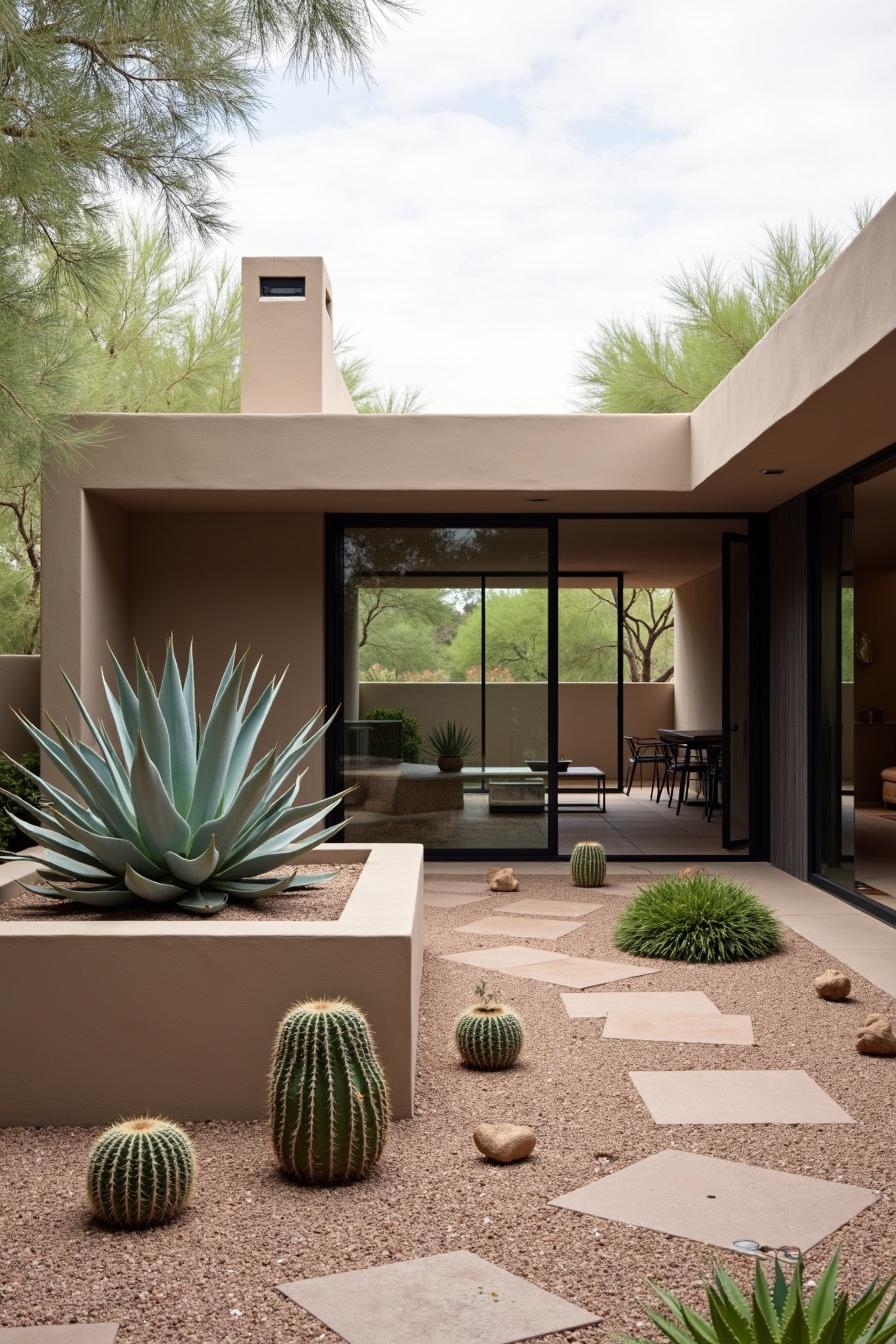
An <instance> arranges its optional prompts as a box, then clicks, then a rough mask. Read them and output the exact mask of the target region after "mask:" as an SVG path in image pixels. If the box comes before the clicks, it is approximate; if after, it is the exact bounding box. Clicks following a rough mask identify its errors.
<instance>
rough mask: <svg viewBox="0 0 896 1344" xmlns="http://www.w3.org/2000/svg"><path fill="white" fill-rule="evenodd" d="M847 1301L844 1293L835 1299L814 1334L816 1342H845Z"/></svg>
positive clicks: (837, 1343)
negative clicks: (828, 1313) (827, 1314)
mask: <svg viewBox="0 0 896 1344" xmlns="http://www.w3.org/2000/svg"><path fill="white" fill-rule="evenodd" d="M847 1308H848V1302H847V1297H846V1294H845V1293H841V1294H840V1295H839V1297H838V1298H837V1300H836V1304H835V1306H834V1310H833V1311H832V1312H831V1314H830V1315H829V1316H828V1317H827V1319H826V1320H825V1319H822V1321H821V1329H820V1330H819V1331H818V1332H817V1334H815V1335H814V1338H815V1339H816V1340H817V1344H846V1316H847Z"/></svg>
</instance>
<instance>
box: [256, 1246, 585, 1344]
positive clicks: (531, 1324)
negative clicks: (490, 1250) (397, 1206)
mask: <svg viewBox="0 0 896 1344" xmlns="http://www.w3.org/2000/svg"><path fill="white" fill-rule="evenodd" d="M280 1291H281V1292H282V1293H285V1294H286V1296H287V1297H288V1298H291V1300H292V1301H293V1302H296V1303H297V1304H298V1305H299V1306H300V1307H303V1308H304V1309H305V1310H306V1311H308V1312H310V1313H311V1315H312V1316H316V1317H317V1319H318V1320H319V1321H321V1322H322V1323H323V1324H324V1325H325V1326H328V1327H329V1329H330V1330H333V1331H335V1332H336V1334H337V1335H340V1336H341V1338H342V1339H344V1340H346V1341H347V1344H420V1341H421V1340H426V1344H516V1342H517V1341H518V1340H525V1339H536V1338H537V1337H538V1336H539V1335H547V1334H553V1333H554V1332H559V1331H562V1330H575V1329H577V1328H578V1327H579V1326H583V1325H595V1324H596V1323H597V1318H596V1317H595V1316H592V1315H591V1314H590V1313H589V1312H587V1311H583V1310H582V1309H581V1307H577V1306H575V1305H574V1304H573V1303H572V1302H567V1301H565V1300H564V1299H563V1298H562V1297H555V1296H554V1294H553V1293H547V1292H545V1291H544V1289H542V1288H536V1287H535V1285H534V1284H531V1283H528V1282H527V1281H526V1280H525V1279H521V1278H519V1277H518V1275H516V1274H509V1273H508V1272H507V1271H506V1270H504V1269H499V1268H498V1267H497V1265H493V1264H491V1263H490V1262H489V1261H488V1260H483V1259H482V1258H481V1257H480V1256H478V1255H473V1254H472V1253H471V1252H469V1251H451V1252H449V1253H448V1254H446V1255H430V1256H425V1257H423V1258H421V1259H419V1260H400V1261H397V1262H394V1263H392V1264H386V1265H376V1266H374V1267H373V1268H372V1269H352V1270H349V1271H348V1273H345V1274H330V1275H328V1276H327V1277H326V1278H320V1279H299V1280H298V1281H297V1282H295V1283H282V1284H280Z"/></svg>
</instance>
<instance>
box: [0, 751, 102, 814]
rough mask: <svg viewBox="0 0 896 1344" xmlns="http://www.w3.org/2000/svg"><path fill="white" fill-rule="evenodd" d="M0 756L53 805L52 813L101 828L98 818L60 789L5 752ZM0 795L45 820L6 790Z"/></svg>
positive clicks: (2, 790) (1, 791) (27, 804)
mask: <svg viewBox="0 0 896 1344" xmlns="http://www.w3.org/2000/svg"><path fill="white" fill-rule="evenodd" d="M0 755H2V756H5V757H6V759H7V760H8V761H12V764H13V765H15V767H16V769H17V770H18V771H20V773H21V774H23V775H27V777H28V779H30V780H31V781H32V782H33V783H34V784H36V785H37V786H38V788H39V789H40V790H41V792H42V793H44V794H46V795H47V797H48V798H50V800H51V801H52V803H53V810H54V811H56V810H58V811H59V812H60V813H62V814H64V815H65V816H67V817H71V818H73V819H74V820H75V821H78V822H80V823H81V824H82V825H87V826H102V825H103V824H104V823H103V821H102V819H101V818H100V817H98V816H96V815H95V814H94V813H93V812H91V811H89V809H87V808H86V807H81V806H80V804H78V803H76V802H75V800H74V799H73V798H69V796H68V794H67V793H63V792H62V790H61V789H57V788H56V786H55V785H54V784H50V783H48V781H47V780H45V779H41V777H40V775H36V774H35V773H34V771H33V770H28V769H26V768H25V766H24V765H20V764H19V763H18V762H17V761H14V760H13V758H12V757H11V756H8V755H7V754H6V752H5V751H4V752H0ZM0 793H4V794H6V797H7V798H13V799H15V801H16V803H18V805H19V806H20V807H25V808H27V809H28V811H30V812H31V813H33V814H35V815H37V816H39V817H40V818H41V820H43V821H46V820H47V814H46V813H45V812H41V811H40V810H39V809H38V808H35V807H32V806H31V804H30V803H27V802H26V801H25V799H24V798H16V795H15V794H14V793H9V792H8V791H7V790H6V789H0Z"/></svg>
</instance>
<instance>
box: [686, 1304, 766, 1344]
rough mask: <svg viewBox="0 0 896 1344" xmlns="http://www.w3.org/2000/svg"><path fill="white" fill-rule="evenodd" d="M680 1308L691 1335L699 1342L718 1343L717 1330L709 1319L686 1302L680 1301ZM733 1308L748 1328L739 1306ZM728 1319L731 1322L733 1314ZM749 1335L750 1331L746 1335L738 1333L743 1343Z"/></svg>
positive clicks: (701, 1343)
mask: <svg viewBox="0 0 896 1344" xmlns="http://www.w3.org/2000/svg"><path fill="white" fill-rule="evenodd" d="M729 1305H730V1304H729ZM679 1308H680V1310H681V1319H682V1320H683V1321H684V1323H685V1325H686V1326H687V1328H688V1330H689V1331H690V1333H691V1335H692V1336H693V1337H694V1339H695V1340H696V1342H697V1344H718V1340H717V1336H716V1332H715V1330H714V1329H713V1328H712V1326H711V1325H710V1324H709V1322H708V1321H705V1320H704V1319H703V1317H702V1316H698V1315H697V1313H696V1312H695V1311H691V1309H690V1307H688V1306H686V1305H685V1303H684V1302H680V1303H679ZM731 1310H733V1312H734V1314H735V1316H737V1317H738V1318H739V1319H740V1320H741V1321H742V1323H743V1325H744V1327H745V1330H746V1324H747V1323H746V1321H744V1320H743V1318H742V1317H741V1316H740V1313H739V1312H738V1310H737V1308H736V1307H733V1306H732V1307H731ZM727 1319H728V1320H729V1322H730V1321H731V1316H730V1315H729V1316H728V1317H727ZM748 1337H749V1331H747V1332H746V1336H744V1335H741V1334H740V1333H738V1338H739V1339H741V1341H742V1344H743V1341H744V1340H745V1338H748Z"/></svg>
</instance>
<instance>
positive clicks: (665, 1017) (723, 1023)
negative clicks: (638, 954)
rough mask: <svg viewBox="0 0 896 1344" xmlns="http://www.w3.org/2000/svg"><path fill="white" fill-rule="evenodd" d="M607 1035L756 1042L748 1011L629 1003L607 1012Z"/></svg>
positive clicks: (696, 1041)
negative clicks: (644, 1007)
mask: <svg viewBox="0 0 896 1344" xmlns="http://www.w3.org/2000/svg"><path fill="white" fill-rule="evenodd" d="M632 997H634V996H632ZM603 1036H604V1038H606V1039H607V1040H616V1041H683V1042H685V1043H688V1044H693V1045H752V1044H753V1019H752V1018H751V1017H750V1016H748V1014H746V1013H719V1012H715V1013H670V1012H667V1011H666V1010H665V1009H662V1008H660V1009H655V1010H654V1011H653V1012H640V1013H637V1012H635V1011H634V1010H633V1009H632V1008H629V1006H628V1005H627V1004H626V1005H625V1007H624V1008H620V1009H619V1010H618V1011H617V1010H616V1009H614V1010H613V1011H612V1012H611V1013H608V1014H607V1020H606V1022H605V1024H604V1030H603Z"/></svg>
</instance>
